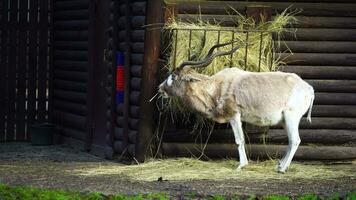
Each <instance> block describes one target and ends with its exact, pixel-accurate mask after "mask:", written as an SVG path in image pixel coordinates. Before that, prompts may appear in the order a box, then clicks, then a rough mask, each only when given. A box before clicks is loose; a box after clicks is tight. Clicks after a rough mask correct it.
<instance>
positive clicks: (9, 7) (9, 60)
mask: <svg viewBox="0 0 356 200" xmlns="http://www.w3.org/2000/svg"><path fill="white" fill-rule="evenodd" d="M51 7H52V1H51V0H21V1H13V0H2V1H1V2H0V9H1V11H0V21H1V22H0V30H1V36H0V38H1V40H0V41H1V44H0V47H1V50H0V70H1V71H0V105H1V106H0V141H24V140H28V139H29V138H30V135H29V134H28V127H29V125H30V124H32V123H35V122H43V121H47V120H48V118H49V115H48V111H49V110H50V108H51V105H50V104H49V94H50V92H51V91H50V90H49V88H50V85H51V77H50V76H51V74H52V73H51V69H50V66H51V56H50V55H51V48H50V43H49V41H51V23H50V22H51V20H52V18H51Z"/></svg>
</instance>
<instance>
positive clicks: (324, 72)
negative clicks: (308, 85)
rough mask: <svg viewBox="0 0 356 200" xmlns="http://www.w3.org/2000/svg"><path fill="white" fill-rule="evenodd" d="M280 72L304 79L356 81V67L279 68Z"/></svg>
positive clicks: (292, 66)
mask: <svg viewBox="0 0 356 200" xmlns="http://www.w3.org/2000/svg"><path fill="white" fill-rule="evenodd" d="M279 70H280V71H285V72H293V73H296V74H298V75H300V76H301V77H302V78H304V79H340V80H345V79H349V80H356V67H350V66H312V65H309V66H307V65H289V66H280V68H279Z"/></svg>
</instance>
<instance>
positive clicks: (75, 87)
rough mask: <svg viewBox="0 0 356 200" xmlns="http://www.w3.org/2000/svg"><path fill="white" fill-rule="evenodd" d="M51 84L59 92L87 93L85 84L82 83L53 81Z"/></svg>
mask: <svg viewBox="0 0 356 200" xmlns="http://www.w3.org/2000/svg"><path fill="white" fill-rule="evenodd" d="M53 83H54V87H55V88H57V89H61V90H69V91H78V92H86V91H87V84H86V83H83V82H77V81H68V80H60V79H55V80H54V81H53Z"/></svg>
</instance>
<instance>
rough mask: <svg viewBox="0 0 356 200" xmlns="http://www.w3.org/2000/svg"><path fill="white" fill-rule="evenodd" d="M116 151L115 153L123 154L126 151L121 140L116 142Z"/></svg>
mask: <svg viewBox="0 0 356 200" xmlns="http://www.w3.org/2000/svg"><path fill="white" fill-rule="evenodd" d="M113 147H114V151H115V153H118V154H121V153H123V151H124V148H125V147H124V143H123V142H122V141H121V140H116V141H114V145H113Z"/></svg>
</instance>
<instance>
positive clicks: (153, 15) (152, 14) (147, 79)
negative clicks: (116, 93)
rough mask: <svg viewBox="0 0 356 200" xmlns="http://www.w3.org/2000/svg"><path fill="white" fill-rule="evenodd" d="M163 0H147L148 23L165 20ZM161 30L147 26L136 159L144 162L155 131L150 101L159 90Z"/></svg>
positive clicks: (152, 104)
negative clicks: (158, 73)
mask: <svg viewBox="0 0 356 200" xmlns="http://www.w3.org/2000/svg"><path fill="white" fill-rule="evenodd" d="M162 4H163V1H161V0H149V1H148V2H147V17H146V24H156V23H161V22H162V21H163V10H162V9H163V5H162ZM160 43H161V30H160V29H158V28H146V36H145V54H144V63H143V69H142V86H141V91H142V92H141V101H140V107H141V116H140V126H139V131H138V136H137V140H136V155H135V157H136V159H137V160H138V161H139V162H143V161H144V160H145V158H146V156H147V153H148V150H149V146H150V141H151V140H152V137H153V133H154V127H155V126H154V121H153V118H152V113H153V112H154V103H152V102H149V100H150V99H151V98H152V96H153V95H154V93H155V92H156V91H157V78H158V76H157V72H158V58H159V54H160Z"/></svg>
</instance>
